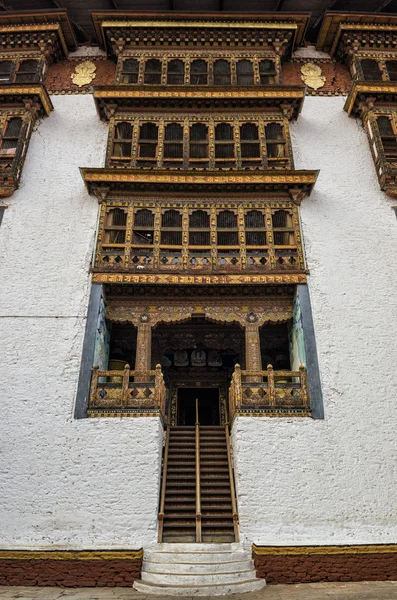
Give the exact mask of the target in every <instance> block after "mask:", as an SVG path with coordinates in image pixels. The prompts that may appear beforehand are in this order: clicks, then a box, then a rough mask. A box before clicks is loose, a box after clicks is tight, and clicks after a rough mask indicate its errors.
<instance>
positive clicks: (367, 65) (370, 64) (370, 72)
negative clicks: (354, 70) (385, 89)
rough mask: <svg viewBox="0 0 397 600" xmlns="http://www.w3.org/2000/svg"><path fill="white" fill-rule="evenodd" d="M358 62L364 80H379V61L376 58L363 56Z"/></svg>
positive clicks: (380, 75) (380, 74)
mask: <svg viewBox="0 0 397 600" xmlns="http://www.w3.org/2000/svg"><path fill="white" fill-rule="evenodd" d="M360 62H361V69H362V71H363V75H364V79H365V80H367V81H381V79H382V71H381V70H380V67H379V63H378V62H377V61H376V60H373V59H372V58H364V59H362V60H361V61H360Z"/></svg>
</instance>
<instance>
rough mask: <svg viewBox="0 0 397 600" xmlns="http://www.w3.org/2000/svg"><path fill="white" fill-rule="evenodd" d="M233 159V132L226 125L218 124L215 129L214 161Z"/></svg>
mask: <svg viewBox="0 0 397 600" xmlns="http://www.w3.org/2000/svg"><path fill="white" fill-rule="evenodd" d="M233 158H234V132H233V127H232V126H231V125H229V124H228V123H219V124H218V125H217V126H216V127H215V160H230V159H233Z"/></svg>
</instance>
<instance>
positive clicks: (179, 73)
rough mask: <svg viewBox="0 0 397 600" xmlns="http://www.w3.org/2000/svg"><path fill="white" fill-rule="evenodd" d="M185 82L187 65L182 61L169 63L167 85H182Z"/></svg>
mask: <svg viewBox="0 0 397 600" xmlns="http://www.w3.org/2000/svg"><path fill="white" fill-rule="evenodd" d="M184 81H185V65H184V64H183V62H182V61H181V60H171V61H170V62H169V63H168V72H167V83H169V84H173V85H182V84H183V83H184Z"/></svg>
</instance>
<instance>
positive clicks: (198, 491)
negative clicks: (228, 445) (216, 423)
mask: <svg viewBox="0 0 397 600" xmlns="http://www.w3.org/2000/svg"><path fill="white" fill-rule="evenodd" d="M196 542H201V486H200V422H199V410H198V398H196Z"/></svg>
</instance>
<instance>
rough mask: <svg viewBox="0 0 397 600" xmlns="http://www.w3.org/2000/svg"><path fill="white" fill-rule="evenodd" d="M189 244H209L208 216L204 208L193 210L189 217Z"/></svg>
mask: <svg viewBox="0 0 397 600" xmlns="http://www.w3.org/2000/svg"><path fill="white" fill-rule="evenodd" d="M189 244H190V245H191V246H209V245H210V216H209V214H208V213H207V212H205V211H204V210H195V211H193V212H192V214H191V215H190V217H189Z"/></svg>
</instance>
